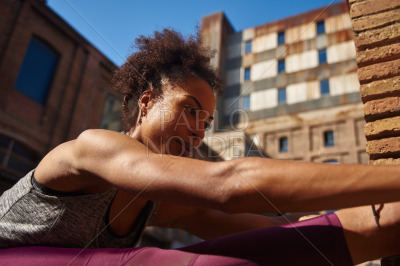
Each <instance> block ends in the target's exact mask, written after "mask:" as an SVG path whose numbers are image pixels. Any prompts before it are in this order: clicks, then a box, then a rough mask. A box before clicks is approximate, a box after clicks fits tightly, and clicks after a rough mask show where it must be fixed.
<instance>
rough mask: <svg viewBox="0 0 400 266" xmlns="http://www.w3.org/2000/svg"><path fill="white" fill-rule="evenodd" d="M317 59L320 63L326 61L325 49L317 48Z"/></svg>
mask: <svg viewBox="0 0 400 266" xmlns="http://www.w3.org/2000/svg"><path fill="white" fill-rule="evenodd" d="M318 61H319V64H320V65H322V64H325V63H326V62H327V60H326V49H321V50H318Z"/></svg>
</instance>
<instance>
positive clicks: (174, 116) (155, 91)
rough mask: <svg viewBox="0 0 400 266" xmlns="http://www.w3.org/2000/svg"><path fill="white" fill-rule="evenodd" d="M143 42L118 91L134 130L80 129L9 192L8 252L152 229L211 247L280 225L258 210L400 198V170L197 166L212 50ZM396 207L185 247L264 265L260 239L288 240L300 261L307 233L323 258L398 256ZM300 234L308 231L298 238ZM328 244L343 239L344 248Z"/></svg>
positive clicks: (2, 238)
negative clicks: (182, 233)
mask: <svg viewBox="0 0 400 266" xmlns="http://www.w3.org/2000/svg"><path fill="white" fill-rule="evenodd" d="M137 44H138V48H139V51H138V52H137V53H135V54H133V55H132V56H131V57H130V58H129V59H128V60H127V62H126V63H125V64H124V65H123V66H122V67H121V68H120V69H119V70H117V71H116V73H115V82H114V85H113V87H114V89H115V90H116V91H119V92H121V93H123V94H124V103H123V119H124V123H125V128H126V132H125V133H118V132H111V131H106V130H87V131H85V132H82V134H81V135H80V136H79V137H78V138H77V139H75V140H72V141H70V142H67V143H64V144H61V145H59V146H58V147H56V148H55V149H54V150H52V151H51V152H50V153H49V154H47V155H46V156H45V157H44V158H43V160H42V161H41V162H40V163H39V165H38V166H37V168H36V169H35V170H33V171H31V172H30V173H28V174H27V175H26V176H25V177H24V178H22V179H21V180H20V181H19V182H18V183H17V184H16V185H15V186H14V187H13V188H12V189H10V190H9V191H7V192H5V193H4V194H3V195H2V197H1V198H0V247H1V248H11V247H21V246H53V247H65V248H128V247H133V246H134V245H135V244H136V243H137V241H138V240H139V238H140V235H141V233H142V231H143V229H144V227H145V226H146V225H150V224H151V225H156V226H162V227H173V228H181V229H184V230H186V231H188V232H191V233H193V234H195V235H197V236H199V237H201V238H203V239H212V238H216V237H221V236H225V235H229V234H232V233H238V232H243V231H248V230H251V229H259V228H266V227H270V226H274V225H277V224H281V223H282V218H281V220H277V218H269V217H265V216H260V215H257V213H265V212H277V211H279V212H299V211H314V210H321V209H337V208H344V207H353V206H358V205H365V204H372V203H383V202H391V201H396V200H399V199H400V194H399V191H400V170H399V168H398V167H377V166H365V165H329V164H313V163H306V162H290V161H280V160H272V159H264V158H251V159H248V158H241V159H236V160H231V161H224V162H206V161H201V160H195V159H190V158H188V157H190V155H191V153H192V152H193V151H194V149H196V148H197V147H198V145H200V142H201V140H202V139H203V138H204V134H205V133H204V132H205V130H206V129H207V127H208V126H209V124H210V123H211V122H212V120H213V112H214V108H215V98H214V92H216V91H217V90H218V78H217V75H216V73H215V72H214V70H213V69H212V68H211V67H210V65H209V61H210V58H211V53H210V52H209V51H208V50H207V49H206V48H204V47H203V45H202V43H201V41H200V38H193V37H190V38H188V39H185V38H183V37H182V36H181V35H180V34H179V33H177V32H175V31H172V30H167V29H166V30H163V31H162V32H155V33H154V36H152V37H141V38H139V39H137ZM378 176H379V177H381V178H377V177H378ZM160 203H161V204H160ZM398 205H399V204H396V203H393V204H389V205H387V204H386V205H384V207H383V208H382V210H380V217H381V218H380V220H379V223H380V227H379V228H378V227H376V226H375V223H374V218H373V215H372V213H371V209H370V207H364V208H357V209H352V210H343V211H340V212H338V213H337V214H330V215H327V216H322V217H319V218H317V219H314V220H310V221H307V222H302V223H300V224H295V226H288V227H274V228H271V229H262V230H261V231H257V233H253V234H250V233H243V234H239V235H237V236H230V237H228V238H222V239H217V240H211V241H209V242H204V243H202V244H200V245H197V246H195V247H190V248H188V249H187V250H185V251H189V252H195V253H203V254H211V255H221V256H235V255H236V254H242V255H237V256H239V257H240V259H242V258H243V259H246V260H247V259H249V261H255V262H257V263H261V262H260V260H257V259H254V257H257V256H258V258H259V257H260V256H265V254H264V253H263V254H259V253H260V252H256V254H253V253H252V252H251V251H250V249H252V248H253V247H254V245H255V244H259V243H260V244H261V242H260V241H261V240H259V239H257V237H256V236H259V237H260V236H261V237H262V239H264V242H262V245H267V243H270V245H272V246H275V244H276V243H278V242H279V244H278V245H277V248H278V250H282V249H286V248H288V247H289V246H291V248H288V252H287V253H286V254H298V253H293V252H295V251H294V250H296V249H298V247H299V246H301V245H302V244H301V243H299V242H296V241H295V243H294V245H289V242H290V240H289V239H291V236H292V237H294V236H295V235H297V236H299V235H300V236H302V237H301V239H303V240H308V241H309V242H310V243H309V245H310V246H311V247H312V249H311V250H313V252H315V251H320V253H321V254H322V258H324V252H325V250H330V251H331V252H332V253H333V254H339V253H340V254H342V255H343V256H345V259H343V261H346V260H347V262H349V263H351V259H352V260H353V262H355V263H356V262H360V261H363V260H368V259H371V258H375V257H381V256H387V255H390V254H393V253H395V252H398V251H399V250H398V249H399V248H398V246H399V245H398V240H397V239H400V238H399V237H398V231H399V230H398V229H396V225H397V224H398V220H399V219H400V217H399V218H397V217H396V216H395V215H394V214H395V213H396V210H398V209H399V208H400V206H398ZM397 212H398V211H397ZM252 213H254V214H252ZM397 216H398V215H397ZM341 226H343V232H342V229H340V227H341ZM303 227H304V228H306V230H305V231H307V233H302V230H298V228H303ZM321 228H323V229H321ZM338 228H339V230H337V229H338ZM277 232H279V233H277ZM281 236H282V238H281ZM256 239H257V240H256ZM282 239H283V240H284V241H283V242H282ZM309 239H312V240H309ZM325 239H335V241H336V242H335V243H336V244H335V245H332V244H331V243H330V242H326V241H325ZM278 240H279V241H278ZM319 240H322V241H319ZM243 241H246V242H249V243H253V245H250V244H248V245H247V249H243V250H246V252H243V251H242V252H237V249H234V248H233V247H232V248H230V249H226V247H227V246H230V245H229V243H231V244H235V245H240V243H244V242H243ZM215 243H218V244H215ZM314 243H315V244H314ZM346 243H347V244H346ZM210 246H212V247H213V248H210ZM269 249H270V250H271V251H272V252H271V254H270V257H268V256H267V257H262V258H263V259H266V261H268V259H269V258H271V259H272V256H273V254H275V255H276V254H278V253H277V252H275V251H273V250H272V248H269ZM139 250H140V249H139ZM226 250H228V251H226ZM321 250H324V251H323V252H322V251H321ZM25 251H26V252H30V251H31V249H28V250H25ZM136 251H137V249H134V250H133V251H132V252H133V253H134V254H136ZM7 252H13V250H3V251H2V253H0V255H2V256H7V254H12V253H7ZM53 252H55V251H51V252H50V253H49V254H50V255H51V254H56V253H53ZM85 252H89V251H85ZM98 252H101V251H97V253H96V254H100V253H98ZM124 252H125V251H124ZM140 252H141V250H140ZM163 252H164V251H162V252H161V251H160V258H162V256H161V253H163ZM313 252H311V253H307V252H306V251H302V252H300V253H301V254H300V253H299V256H300V255H301V256H302V259H305V261H309V260H311V259H312V257H313V256H315V254H314V253H313ZM349 252H350V253H349ZM156 253H157V252H156ZM29 254H30V253H29ZM38 254H39V253H38ZM40 254H43V253H40ZM84 254H87V253H84ZM163 254H164V253H163ZM166 254H167V255H166V256H167V257H168V254H169V253H166ZM246 254H252V255H249V256H250V258H247V257H246ZM346 254H347V255H346ZM92 255H93V254H89V256H92ZM39 256H40V255H39ZM135 256H136V255H135ZM67 257H68V256H67ZM336 257H337V256H336ZM350 257H351V258H350ZM11 258H12V257H11ZM178 258H179V256H178ZM182 258H183V257H182ZM328 261H329V260H328ZM131 262H132V261H131ZM133 262H134V261H133ZM148 262H149V263H150V264H151V261H148ZM235 263H236V262H235ZM341 264H343V263H342V261H341Z"/></svg>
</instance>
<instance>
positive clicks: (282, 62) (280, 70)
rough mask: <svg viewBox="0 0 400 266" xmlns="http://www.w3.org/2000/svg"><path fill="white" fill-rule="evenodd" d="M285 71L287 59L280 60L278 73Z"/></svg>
mask: <svg viewBox="0 0 400 266" xmlns="http://www.w3.org/2000/svg"><path fill="white" fill-rule="evenodd" d="M284 72H285V60H279V61H278V73H284Z"/></svg>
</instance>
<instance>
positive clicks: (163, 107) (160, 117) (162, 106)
mask: <svg viewBox="0 0 400 266" xmlns="http://www.w3.org/2000/svg"><path fill="white" fill-rule="evenodd" d="M181 83H182V84H179V85H178V84H174V83H170V82H168V81H166V82H165V83H164V85H163V94H162V97H158V98H155V97H153V96H152V95H149V96H148V98H147V99H146V98H145V99H143V97H142V98H141V99H140V101H139V104H142V106H141V107H144V106H145V107H146V109H145V116H143V117H142V122H141V125H140V134H139V135H140V137H141V139H139V140H140V141H142V143H143V144H145V145H147V147H148V148H149V149H151V150H152V151H154V152H156V153H166V154H171V155H175V156H185V157H189V156H191V154H192V152H193V149H194V148H196V147H198V146H199V145H200V143H201V141H202V140H203V138H204V134H205V130H206V129H207V127H208V126H209V125H210V124H211V122H212V120H213V112H214V108H215V97H214V93H213V91H212V89H211V87H210V86H209V85H208V84H207V82H205V81H204V80H202V79H200V78H197V77H194V76H188V77H187V78H186V79H185V80H184V82H181ZM142 110H143V109H142Z"/></svg>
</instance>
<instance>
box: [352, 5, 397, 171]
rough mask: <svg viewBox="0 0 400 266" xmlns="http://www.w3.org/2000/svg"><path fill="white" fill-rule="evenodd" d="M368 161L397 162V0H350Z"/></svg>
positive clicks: (379, 162)
mask: <svg viewBox="0 0 400 266" xmlns="http://www.w3.org/2000/svg"><path fill="white" fill-rule="evenodd" d="M349 5H350V16H351V18H352V27H353V30H354V33H355V39H354V41H355V45H356V51H357V53H356V60H357V65H358V68H359V69H358V77H359V80H360V84H361V86H360V93H361V97H362V100H363V102H364V107H363V111H364V117H365V120H366V122H367V124H366V125H365V136H366V138H367V145H366V148H367V152H368V154H369V158H370V164H399V163H400V159H399V158H400V0H349Z"/></svg>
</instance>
